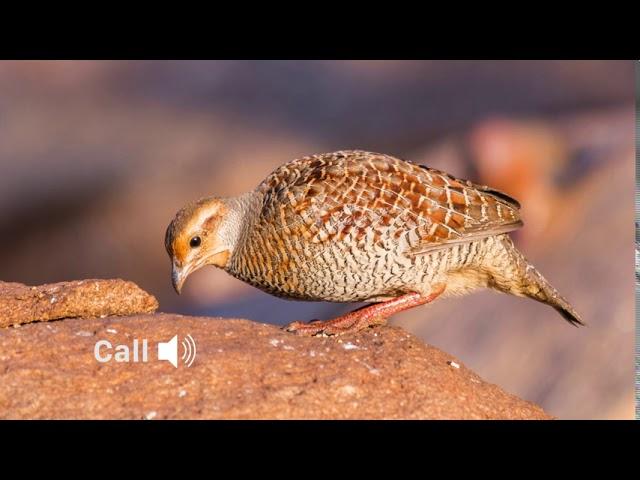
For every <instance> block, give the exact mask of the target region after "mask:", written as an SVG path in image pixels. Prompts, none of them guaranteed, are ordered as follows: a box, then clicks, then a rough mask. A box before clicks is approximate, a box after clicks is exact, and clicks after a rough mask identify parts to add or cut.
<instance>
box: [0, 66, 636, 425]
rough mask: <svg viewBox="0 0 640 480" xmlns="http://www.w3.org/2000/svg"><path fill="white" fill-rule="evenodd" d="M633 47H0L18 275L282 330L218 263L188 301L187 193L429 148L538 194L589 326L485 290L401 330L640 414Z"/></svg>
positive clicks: (2, 218) (452, 167) (6, 274)
mask: <svg viewBox="0 0 640 480" xmlns="http://www.w3.org/2000/svg"><path fill="white" fill-rule="evenodd" d="M634 101H635V93H634V62H631V61H628V62H625V61H620V62H616V61H524V62H520V61H495V62H493V61H491V62H487V61H453V62H449V61H433V62H432V61H308V62H307V61H135V62H129V61H126V62H120V61H118V62H111V61H99V62H80V61H71V62H51V61H46V62H39V61H38V62H31V61H28V62H12V61H4V62H0V279H1V280H5V281H17V282H23V283H27V284H40V283H46V282H56V281H62V280H70V279H81V278H113V277H120V278H125V279H129V280H133V281H135V282H136V283H138V284H139V285H140V286H141V287H143V288H144V289H146V290H147V291H149V292H151V293H153V294H154V295H156V296H157V298H158V300H159V302H160V310H161V311H165V312H179V313H185V314H202V315H205V314H206V315H213V316H217V315H221V316H230V317H244V318H250V319H254V320H259V321H263V322H268V323H274V324H285V323H288V322H290V321H293V320H309V319H312V318H328V317H331V316H334V315H337V314H340V313H343V312H345V311H347V310H350V309H351V308H353V305H341V304H330V303H306V302H289V301H286V300H280V299H277V298H274V297H271V296H269V295H266V294H263V293H261V292H260V291H258V290H256V289H254V288H252V287H250V286H247V285H245V284H243V283H242V282H240V281H238V280H235V279H233V278H232V277H230V276H228V275H227V274H226V273H224V272H223V271H220V270H216V269H214V268H213V267H211V268H205V269H203V270H201V271H199V272H198V273H196V274H194V275H193V276H192V277H191V278H190V279H189V281H188V282H187V284H186V286H185V288H184V290H183V295H182V296H180V297H178V296H177V295H176V294H175V293H174V292H173V290H172V288H171V282H170V266H169V260H168V257H167V254H166V252H165V251H164V245H163V239H164V232H165V229H166V226H167V225H168V223H169V222H170V221H171V219H172V217H173V215H174V213H175V212H176V211H177V210H178V209H179V208H180V207H181V206H183V205H184V204H185V203H187V202H189V201H191V200H194V199H197V198H199V197H201V196H205V195H211V194H217V195H220V196H226V195H236V194H239V193H241V192H244V191H246V190H249V189H252V188H254V187H255V186H256V185H257V184H258V183H259V182H260V181H261V180H262V179H263V178H264V177H265V176H266V175H267V174H269V173H270V172H271V171H272V170H273V169H274V168H276V167H277V166H278V165H280V164H282V163H284V162H287V161H289V160H292V159H294V158H296V157H300V156H304V155H308V154H312V153H321V152H329V151H333V150H338V149H365V150H371V151H375V152H382V153H387V154H390V155H394V156H399V157H401V158H405V159H408V160H413V161H416V162H421V163H424V164H427V165H430V166H432V167H436V168H440V169H443V170H446V171H447V172H449V173H451V174H454V175H457V176H462V177H463V178H469V179H471V180H473V181H476V182H480V183H484V184H488V185H491V186H492V187H495V188H498V189H500V190H503V191H505V192H507V193H509V194H510V195H512V196H514V197H516V198H517V199H518V200H520V202H521V203H522V204H523V218H524V222H525V227H524V228H523V229H522V230H521V231H519V232H517V234H516V235H515V236H514V238H515V241H516V242H517V244H518V246H519V247H520V248H521V249H522V250H523V251H524V252H525V254H526V255H527V256H528V257H529V259H530V260H532V261H533V263H534V264H535V265H536V266H537V267H538V268H539V269H540V270H541V271H542V273H543V274H544V275H545V276H546V277H547V278H548V279H549V280H550V281H551V283H552V284H553V285H554V286H556V287H557V288H558V289H559V290H560V292H561V293H562V294H563V295H565V296H566V297H567V298H568V299H569V300H570V301H571V302H572V303H573V305H574V306H575V307H576V309H577V310H578V311H579V312H580V313H581V314H582V316H583V318H584V319H585V320H586V322H587V323H588V327H586V328H580V329H576V328H572V327H571V326H570V325H568V324H567V323H566V322H564V321H563V320H562V319H561V318H560V316H558V315H557V314H556V312H555V311H554V310H552V309H551V308H549V307H546V306H544V305H542V304H538V303H536V302H533V301H530V300H525V299H519V298H513V297H509V296H506V295H499V294H497V293H491V292H480V293H477V294H474V295H471V296H468V297H464V298H459V299H445V300H441V301H438V302H436V303H434V304H433V305H431V306H426V307H421V308H416V309H413V310H410V311H408V312H405V313H403V314H400V315H398V316H396V317H394V318H393V320H392V324H395V325H400V326H402V327H403V328H405V329H407V330H409V331H411V332H413V333H415V334H416V335H418V336H420V337H421V338H422V339H424V340H425V341H426V342H428V343H430V344H432V345H435V346H437V347H439V348H441V349H443V350H445V351H447V352H449V353H451V354H452V355H455V356H457V357H458V358H460V359H461V360H462V361H463V362H464V363H465V364H466V365H467V366H468V367H470V368H472V369H474V370H475V371H476V372H478V373H479V374H480V375H481V376H483V377H484V378H485V379H486V380H488V381H490V382H492V383H496V384H499V385H500V386H502V387H503V388H505V389H506V390H507V391H509V392H511V393H514V394H517V395H519V396H521V397H523V398H525V399H527V400H531V401H534V402H536V403H538V404H540V405H542V406H543V407H544V408H545V410H547V411H548V412H549V413H550V414H552V415H556V416H558V417H560V418H566V419H570V418H632V417H633V415H634V323H635V322H634V314H633V312H634V282H633V278H634V273H633V270H634V267H633V265H634V263H633V261H632V258H633V256H634V253H633V252H634V234H633V221H632V219H633V216H634V210H633V208H634V207H633V198H634V191H635V186H634V178H635V176H634V148H635V145H634V118H635V117H634Z"/></svg>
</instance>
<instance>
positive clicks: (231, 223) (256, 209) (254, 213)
mask: <svg viewBox="0 0 640 480" xmlns="http://www.w3.org/2000/svg"><path fill="white" fill-rule="evenodd" d="M225 206H226V207H227V209H228V211H227V214H226V215H225V220H224V222H225V225H224V228H223V229H222V230H221V234H222V235H223V238H224V242H225V244H226V245H227V246H228V247H229V250H230V252H231V255H233V254H234V253H235V252H237V251H238V250H240V247H241V246H242V243H243V241H244V237H245V236H246V234H247V232H248V231H249V230H250V228H251V225H253V222H254V220H255V219H256V218H257V217H258V215H259V214H260V208H261V196H260V194H259V193H257V192H255V191H252V192H247V193H245V194H242V195H239V196H237V197H230V198H227V199H225Z"/></svg>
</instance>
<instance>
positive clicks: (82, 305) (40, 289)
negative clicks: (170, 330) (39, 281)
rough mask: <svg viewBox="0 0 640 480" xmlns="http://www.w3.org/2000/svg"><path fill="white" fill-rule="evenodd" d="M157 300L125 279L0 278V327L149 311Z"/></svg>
mask: <svg viewBox="0 0 640 480" xmlns="http://www.w3.org/2000/svg"><path fill="white" fill-rule="evenodd" d="M157 308H158V302H157V300H156V299H155V298H154V297H153V296H152V295H149V294H148V293H147V292H145V291H144V290H142V289H140V287H138V286H137V285H136V284H135V283H133V282H128V281H125V280H119V279H118V280H77V281H73V282H60V283H51V284H48V285H40V286H37V287H29V286H26V285H23V284H21V283H5V282H0V328H2V327H8V326H10V325H17V324H23V323H30V322H37V321H47V320H58V319H62V318H74V317H106V316H110V315H134V314H136V313H151V312H154V311H155V310H156V309H157Z"/></svg>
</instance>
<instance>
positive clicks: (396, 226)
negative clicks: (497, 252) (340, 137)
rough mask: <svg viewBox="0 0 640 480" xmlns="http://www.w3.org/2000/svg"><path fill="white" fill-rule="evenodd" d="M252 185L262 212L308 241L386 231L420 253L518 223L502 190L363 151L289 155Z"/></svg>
mask: <svg viewBox="0 0 640 480" xmlns="http://www.w3.org/2000/svg"><path fill="white" fill-rule="evenodd" d="M258 189H259V190H261V191H262V192H263V193H264V203H263V211H262V216H263V218H265V219H268V220H269V223H270V224H271V225H274V224H275V225H276V226H275V228H276V229H277V230H285V232H286V233H287V234H289V235H293V236H298V235H300V236H303V237H304V238H305V239H307V240H309V241H311V242H313V243H322V242H326V241H330V240H338V241H340V240H342V239H344V238H345V237H346V236H347V235H352V238H355V239H356V240H357V241H364V240H365V237H366V236H367V235H370V236H371V237H370V238H369V239H368V240H370V241H373V242H377V241H379V240H380V238H382V237H383V235H384V234H385V233H386V234H387V237H388V236H389V233H390V232H391V235H392V238H394V239H396V240H397V241H398V243H399V244H401V245H402V246H403V250H404V251H405V253H407V254H412V255H420V254H425V253H429V252H432V251H434V250H436V249H440V248H445V247H447V246H450V245H451V244H453V243H461V242H469V241H473V240H475V239H478V238H483V237H487V236H491V235H496V234H499V233H506V232H509V231H512V230H515V229H517V228H519V227H521V226H522V221H521V220H520V214H519V208H520V205H519V204H518V202H517V201H516V200H514V199H512V198H511V197H509V196H508V195H506V194H504V193H502V192H499V191H496V190H493V189H491V188H489V187H485V186H482V185H476V184H473V183H471V182H469V181H467V180H460V179H456V178H454V177H452V176H451V175H448V174H446V173H444V172H441V171H438V170H434V169H431V168H428V167H426V166H423V165H417V164H414V163H410V162H406V161H404V160H400V159H397V158H393V157H390V156H387V155H381V154H375V153H370V152H362V151H341V152H335V153H331V154H324V155H314V156H311V157H305V158H301V159H298V160H294V161H292V162H290V163H288V164H286V165H283V166H282V167H280V168H278V169H277V170H276V171H274V172H273V173H272V174H271V175H270V176H269V177H267V178H266V179H265V180H264V182H263V183H262V184H261V185H260V186H259V187H258ZM403 237H404V239H403Z"/></svg>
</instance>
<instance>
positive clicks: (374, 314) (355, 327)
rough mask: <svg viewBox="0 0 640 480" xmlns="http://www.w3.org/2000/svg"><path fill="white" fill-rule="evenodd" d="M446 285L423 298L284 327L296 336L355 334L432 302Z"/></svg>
mask: <svg viewBox="0 0 640 480" xmlns="http://www.w3.org/2000/svg"><path fill="white" fill-rule="evenodd" d="M445 288H446V285H444V284H437V285H435V286H434V288H433V291H432V292H431V293H430V294H428V295H426V296H423V295H421V294H420V293H415V292H414V293H407V294H404V295H401V296H399V297H396V298H394V299H392V300H388V301H386V302H381V303H376V304H373V305H368V306H365V307H362V308H359V309H358V310H354V311H353V312H351V313H347V314H346V315H341V316H339V317H336V318H334V319H332V320H325V321H322V322H321V321H319V320H315V321H311V322H309V323H304V322H293V323H290V324H289V325H287V326H286V327H284V329H285V330H286V331H287V332H293V333H295V334H296V335H306V336H314V335H327V336H328V335H342V334H344V333H351V332H357V331H359V330H363V329H365V328H367V327H372V326H374V325H384V324H385V323H386V322H387V318H389V317H390V316H391V315H393V314H394V313H398V312H401V311H403V310H407V309H408V308H412V307H415V306H418V305H423V304H425V303H429V302H432V301H433V300H435V299H436V298H437V297H438V296H439V295H440V294H441V293H442V292H444V290H445Z"/></svg>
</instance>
